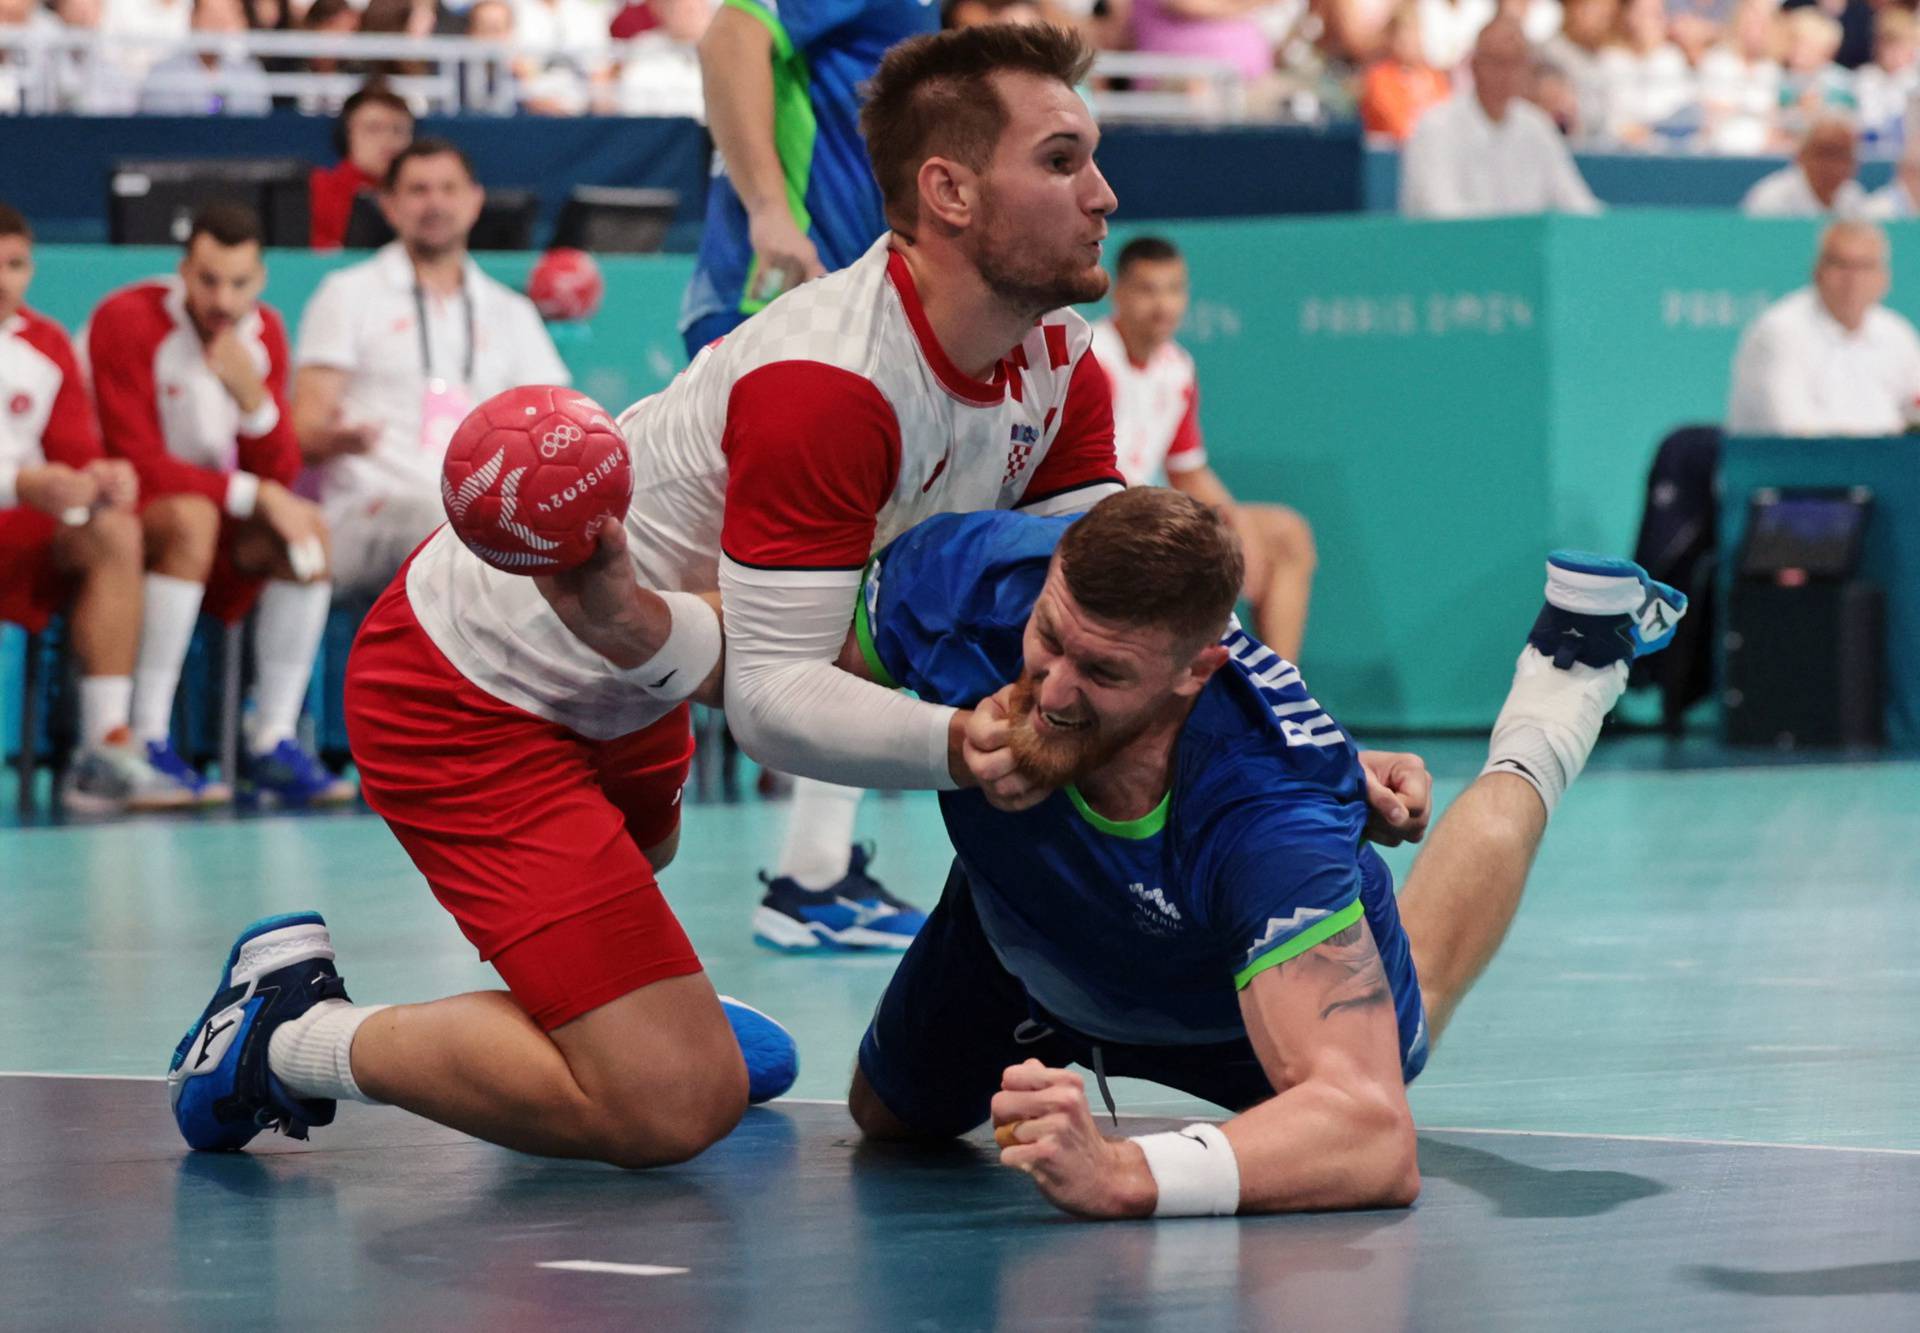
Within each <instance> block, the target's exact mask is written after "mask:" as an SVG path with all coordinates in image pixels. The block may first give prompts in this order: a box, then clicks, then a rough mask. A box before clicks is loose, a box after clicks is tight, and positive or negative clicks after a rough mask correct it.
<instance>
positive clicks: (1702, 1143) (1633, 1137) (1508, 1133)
mask: <svg viewBox="0 0 1920 1333" xmlns="http://www.w3.org/2000/svg"><path fill="white" fill-rule="evenodd" d="M1418 1129H1419V1130H1420V1132H1421V1133H1423V1134H1491V1135H1497V1136H1499V1137H1502V1138H1515V1139H1597V1140H1599V1141H1601V1142H1603V1143H1670V1144H1675V1145H1677V1146H1679V1147H1683V1148H1778V1149H1784V1150H1788V1151H1792V1152H1858V1153H1872V1154H1874V1155H1875V1156H1879V1157H1920V1148H1855V1147H1850V1146H1848V1145H1847V1144H1844V1143H1769V1142H1767V1141H1766V1140H1764V1139H1681V1138H1670V1137H1668V1136H1666V1135H1664V1134H1578V1133H1575V1132H1573V1131H1572V1130H1564V1129H1466V1128H1458V1127H1454V1126H1449V1125H1420V1126H1418Z"/></svg>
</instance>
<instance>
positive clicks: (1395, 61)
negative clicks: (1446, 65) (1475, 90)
mask: <svg viewBox="0 0 1920 1333" xmlns="http://www.w3.org/2000/svg"><path fill="white" fill-rule="evenodd" d="M1447 89H1448V80H1447V75H1446V74H1445V73H1444V72H1443V71H1441V70H1437V69H1435V68H1434V67H1433V66H1432V65H1429V64H1428V63H1427V48H1426V42H1425V40H1424V39H1423V38H1422V37H1421V34H1420V9H1419V6H1418V5H1415V4H1411V3H1404V4H1402V5H1401V6H1400V7H1399V8H1398V9H1396V10H1394V11H1393V16H1392V17H1391V18H1389V19H1388V20H1387V29H1386V54H1385V55H1384V56H1382V57H1381V58H1380V59H1379V60H1376V61H1374V62H1373V64H1371V65H1369V66H1368V67H1367V72H1366V74H1365V76H1364V77H1363V79H1362V81H1361V87H1360V122H1361V124H1362V125H1364V126H1365V127H1366V129H1367V132H1368V133H1369V134H1384V135H1387V136H1388V137H1389V138H1391V139H1393V140H1394V141H1395V142H1396V143H1405V142H1406V140H1407V137H1408V136H1409V135H1411V134H1412V133H1413V127H1414V125H1415V123H1416V122H1418V121H1419V119H1420V117H1421V116H1422V115H1424V114H1426V112H1427V111H1428V109H1430V108H1432V107H1435V106H1438V105H1439V104H1440V103H1442V102H1444V101H1446V100H1447Z"/></svg>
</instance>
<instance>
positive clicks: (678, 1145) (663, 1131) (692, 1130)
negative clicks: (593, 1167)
mask: <svg viewBox="0 0 1920 1333" xmlns="http://www.w3.org/2000/svg"><path fill="white" fill-rule="evenodd" d="M746 1111H747V1084H746V1077H745V1073H744V1070H743V1072H742V1075H741V1079H740V1082H739V1085H738V1086H737V1087H734V1086H731V1085H716V1086H713V1087H710V1088H708V1089H706V1090H704V1096H699V1097H689V1096H685V1095H679V1096H674V1097H670V1098H662V1099H661V1100H659V1101H657V1102H655V1103H654V1104H653V1105H651V1106H648V1107H634V1108H631V1110H614V1109H611V1108H607V1109H605V1110H603V1112H602V1114H601V1115H600V1116H599V1117H598V1119H597V1123H596V1124H595V1125H594V1128H593V1132H592V1142H591V1147H590V1151H591V1153H592V1155H593V1156H594V1157H597V1158H599V1159H600V1160H601V1161H603V1162H607V1163H610V1164H611V1165H613V1166H618V1167H623V1168H625V1169H627V1170H640V1169H643V1168H646V1167H651V1166H672V1165H674V1164H675V1163H677V1162H685V1161H690V1160H692V1159H693V1158H695V1157H698V1156H699V1155H700V1154H701V1153H703V1152H705V1151H706V1150H707V1149H709V1148H711V1147H712V1146H713V1145H714V1144H716V1143H718V1142H719V1141H720V1140H721V1139H724V1138H725V1137H726V1136H727V1135H729V1134H731V1133H732V1132H733V1130H734V1127H735V1126H736V1125H738V1124H739V1123H740V1117H741V1116H743V1115H745V1114H746Z"/></svg>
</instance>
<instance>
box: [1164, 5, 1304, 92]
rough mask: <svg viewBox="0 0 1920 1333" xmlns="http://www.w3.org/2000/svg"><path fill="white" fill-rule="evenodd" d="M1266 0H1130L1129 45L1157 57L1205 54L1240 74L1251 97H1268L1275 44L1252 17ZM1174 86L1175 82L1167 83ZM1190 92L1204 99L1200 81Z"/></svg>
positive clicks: (1205, 86)
mask: <svg viewBox="0 0 1920 1333" xmlns="http://www.w3.org/2000/svg"><path fill="white" fill-rule="evenodd" d="M1269 3H1270V0H1133V11H1132V12H1133V44H1134V46H1135V47H1136V48H1137V49H1139V50H1141V51H1148V52H1153V53H1155V54H1158V55H1181V56H1206V57H1209V58H1211V59H1214V60H1218V61H1220V62H1221V63H1223V64H1226V65H1230V66H1232V67H1233V68H1234V69H1235V70H1236V71H1238V72H1239V74H1240V77H1241V78H1242V79H1244V80H1245V81H1246V83H1247V85H1248V87H1249V89H1250V90H1251V91H1252V95H1253V96H1254V98H1255V99H1256V100H1257V99H1260V98H1265V97H1269V96H1271V90H1272V87H1273V83H1274V72H1273V46H1272V44H1271V42H1270V41H1269V40H1268V38H1267V35H1266V33H1265V32H1264V31H1263V30H1262V29H1261V27H1260V25H1259V23H1257V22H1256V21H1255V19H1254V14H1255V12H1256V11H1258V10H1260V9H1262V8H1264V7H1266V5H1267V4H1269ZM1168 82H1177V81H1168ZM1188 93H1189V95H1190V96H1192V97H1193V98H1194V99H1196V101H1198V100H1200V99H1203V98H1204V97H1206V96H1207V95H1208V87H1207V85H1205V84H1204V83H1195V84H1193V85H1191V86H1190V87H1189V88H1188Z"/></svg>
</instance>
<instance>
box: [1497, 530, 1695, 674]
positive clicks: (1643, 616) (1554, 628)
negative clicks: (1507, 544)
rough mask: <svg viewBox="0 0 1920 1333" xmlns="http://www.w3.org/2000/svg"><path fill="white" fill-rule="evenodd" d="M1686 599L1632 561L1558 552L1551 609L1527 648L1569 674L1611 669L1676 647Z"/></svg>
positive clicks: (1550, 584)
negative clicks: (1581, 667) (1582, 669)
mask: <svg viewBox="0 0 1920 1333" xmlns="http://www.w3.org/2000/svg"><path fill="white" fill-rule="evenodd" d="M1686 612H1687V597H1686V594H1685V593H1683V592H1680V591H1679V590H1678V589H1675V588H1670V587H1668V586H1667V585H1666V584H1664V583H1657V582H1655V581H1654V580H1653V579H1652V578H1650V577H1648V575H1647V571H1646V570H1644V569H1642V568H1640V566H1638V565H1636V564H1634V563H1633V561H1631V560H1617V559H1614V558H1613V557H1611V556H1604V555H1589V554H1587V553H1586V552H1584V551H1554V552H1552V553H1551V554H1550V555H1548V556H1547V604H1546V605H1545V606H1544V607H1542V608H1541V610H1540V616H1539V618H1538V619H1537V620H1535V621H1534V622H1533V629H1532V631H1531V632H1529V633H1528V635H1527V642H1528V643H1530V644H1532V645H1533V646H1534V647H1535V648H1537V649H1538V650H1539V651H1540V655H1541V656H1543V657H1545V658H1547V659H1549V660H1550V661H1552V663H1553V664H1554V665H1555V666H1556V667H1558V668H1560V670H1562V671H1565V670H1568V669H1570V668H1571V667H1572V666H1573V664H1574V663H1576V662H1578V663H1581V664H1582V665H1585V666H1590V667H1609V666H1612V665H1613V664H1614V663H1615V662H1631V661H1632V660H1633V659H1634V658H1636V657H1645V656H1646V655H1647V654H1648V653H1656V652H1659V651H1660V650H1661V649H1662V648H1664V647H1666V646H1667V645H1668V644H1669V643H1672V642H1673V633H1674V630H1675V628H1676V627H1677V626H1678V625H1679V624H1680V617H1681V616H1683V615H1685V614H1686Z"/></svg>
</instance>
